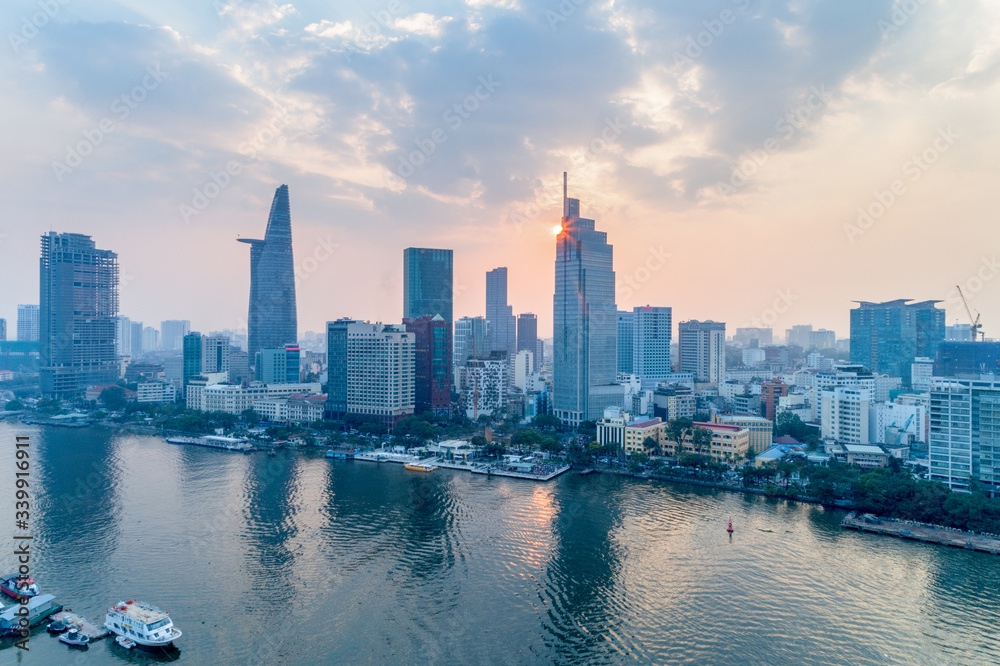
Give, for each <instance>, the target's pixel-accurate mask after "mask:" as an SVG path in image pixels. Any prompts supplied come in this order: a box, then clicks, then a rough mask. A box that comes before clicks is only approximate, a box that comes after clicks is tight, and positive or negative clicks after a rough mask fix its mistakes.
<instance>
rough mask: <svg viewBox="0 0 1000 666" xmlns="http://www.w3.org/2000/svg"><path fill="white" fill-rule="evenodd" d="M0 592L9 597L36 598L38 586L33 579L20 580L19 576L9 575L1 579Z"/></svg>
mask: <svg viewBox="0 0 1000 666" xmlns="http://www.w3.org/2000/svg"><path fill="white" fill-rule="evenodd" d="M0 591H2V592H3V593H4V594H6V595H7V596H8V597H13V598H15V599H17V598H18V597H29V598H30V597H34V596H36V595H37V594H38V585H36V584H35V580H34V579H33V578H20V579H19V578H18V577H17V574H9V575H7V576H4V577H3V578H0Z"/></svg>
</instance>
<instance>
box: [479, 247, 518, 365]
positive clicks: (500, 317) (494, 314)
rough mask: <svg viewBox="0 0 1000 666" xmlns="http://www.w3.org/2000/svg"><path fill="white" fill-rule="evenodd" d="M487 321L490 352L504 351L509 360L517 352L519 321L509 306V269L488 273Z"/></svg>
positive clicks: (504, 268) (498, 269)
mask: <svg viewBox="0 0 1000 666" xmlns="http://www.w3.org/2000/svg"><path fill="white" fill-rule="evenodd" d="M486 321H488V322H489V325H490V351H491V352H492V351H502V352H505V353H506V354H507V359H508V360H512V359H513V358H514V352H516V351H517V319H516V318H515V317H514V309H513V308H512V307H511V306H510V305H508V304H507V267H506V266H501V267H500V268H494V269H493V270H491V271H488V272H487V273H486Z"/></svg>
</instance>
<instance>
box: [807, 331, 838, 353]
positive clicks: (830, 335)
mask: <svg viewBox="0 0 1000 666" xmlns="http://www.w3.org/2000/svg"><path fill="white" fill-rule="evenodd" d="M836 346H837V334H836V333H835V332H834V331H830V330H827V329H825V328H821V329H819V330H818V331H812V332H811V333H809V348H810V349H833V348H835V347H836Z"/></svg>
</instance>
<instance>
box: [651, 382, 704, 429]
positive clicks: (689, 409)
mask: <svg viewBox="0 0 1000 666" xmlns="http://www.w3.org/2000/svg"><path fill="white" fill-rule="evenodd" d="M697 407H698V399H697V397H695V395H694V393H693V392H692V389H691V387H690V386H685V385H681V384H660V385H659V386H657V387H656V389H655V390H654V391H653V416H655V417H657V418H660V419H663V420H664V421H674V420H676V419H690V418H693V417H694V415H695V413H697Z"/></svg>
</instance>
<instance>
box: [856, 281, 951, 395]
mask: <svg viewBox="0 0 1000 666" xmlns="http://www.w3.org/2000/svg"><path fill="white" fill-rule="evenodd" d="M939 302H940V301H923V302H920V303H910V302H909V299H898V300H895V301H886V302H884V303H870V302H868V301H859V305H858V307H857V308H855V309H853V310H851V362H852V363H859V364H862V365H864V366H866V367H867V368H868V369H869V370H871V371H872V372H880V373H884V374H889V375H892V376H893V377H902V379H903V383H904V384H905V385H906V386H909V385H910V383H911V376H910V370H911V365H912V363H913V359H915V358H917V357H918V356H923V357H931V358H933V357H934V355H935V354H936V353H937V348H938V344H939V343H941V342H942V341H943V340H944V329H945V326H944V310H943V309H941V308H938V307H936V305H935V304H936V303H939Z"/></svg>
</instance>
